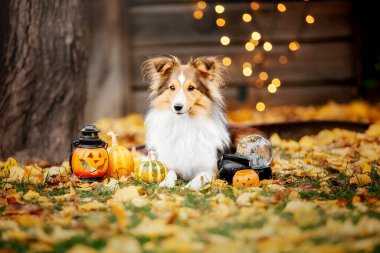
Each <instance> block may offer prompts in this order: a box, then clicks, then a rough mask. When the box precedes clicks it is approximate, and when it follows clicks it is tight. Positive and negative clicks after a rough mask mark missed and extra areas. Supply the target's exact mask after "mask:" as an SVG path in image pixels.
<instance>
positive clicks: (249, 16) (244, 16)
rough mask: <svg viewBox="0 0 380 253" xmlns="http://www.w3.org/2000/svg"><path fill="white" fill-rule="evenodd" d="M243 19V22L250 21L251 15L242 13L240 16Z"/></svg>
mask: <svg viewBox="0 0 380 253" xmlns="http://www.w3.org/2000/svg"><path fill="white" fill-rule="evenodd" d="M241 18H242V19H243V21H244V22H247V23H248V22H251V20H252V16H251V15H250V14H248V13H244V14H243V16H242V17H241Z"/></svg>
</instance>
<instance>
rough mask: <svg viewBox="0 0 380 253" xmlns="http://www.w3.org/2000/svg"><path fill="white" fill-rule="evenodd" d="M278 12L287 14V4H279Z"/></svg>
mask: <svg viewBox="0 0 380 253" xmlns="http://www.w3.org/2000/svg"><path fill="white" fill-rule="evenodd" d="M277 10H278V11H279V12H285V11H286V6H285V4H283V3H279V4H277Z"/></svg>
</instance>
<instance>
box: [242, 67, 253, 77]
mask: <svg viewBox="0 0 380 253" xmlns="http://www.w3.org/2000/svg"><path fill="white" fill-rule="evenodd" d="M252 73H253V71H252V69H251V68H248V67H246V68H243V75H244V76H247V77H248V76H251V75H252Z"/></svg>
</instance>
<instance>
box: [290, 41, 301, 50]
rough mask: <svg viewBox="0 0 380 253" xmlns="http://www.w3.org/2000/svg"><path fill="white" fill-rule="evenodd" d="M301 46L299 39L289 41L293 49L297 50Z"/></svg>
mask: <svg viewBox="0 0 380 253" xmlns="http://www.w3.org/2000/svg"><path fill="white" fill-rule="evenodd" d="M299 48H300V44H299V43H298V42H297V41H292V42H290V43H289V49H290V50H291V51H297V50H298V49H299Z"/></svg>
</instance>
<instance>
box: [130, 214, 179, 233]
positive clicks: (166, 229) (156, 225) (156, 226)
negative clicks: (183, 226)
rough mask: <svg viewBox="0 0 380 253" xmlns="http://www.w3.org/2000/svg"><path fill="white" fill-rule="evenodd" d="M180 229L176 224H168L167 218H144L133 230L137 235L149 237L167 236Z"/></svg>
mask: <svg viewBox="0 0 380 253" xmlns="http://www.w3.org/2000/svg"><path fill="white" fill-rule="evenodd" d="M177 231H178V227H177V226H176V225H171V224H166V220H163V219H154V220H151V219H149V218H144V219H143V220H142V222H141V223H140V224H139V225H138V226H137V227H135V228H134V229H133V230H132V234H134V235H135V236H146V237H149V238H157V237H162V236H163V237H166V236H170V235H173V234H175V233H176V232H177Z"/></svg>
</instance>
